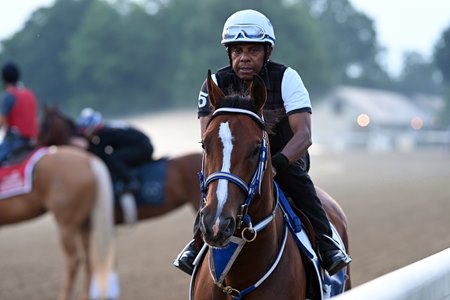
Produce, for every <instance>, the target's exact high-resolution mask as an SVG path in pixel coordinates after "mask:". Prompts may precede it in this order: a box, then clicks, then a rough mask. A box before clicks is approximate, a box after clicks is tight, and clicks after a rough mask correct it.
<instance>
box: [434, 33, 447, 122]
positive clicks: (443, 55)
mask: <svg viewBox="0 0 450 300" xmlns="http://www.w3.org/2000/svg"><path fill="white" fill-rule="evenodd" d="M433 59H434V63H435V65H436V67H437V68H438V69H439V71H440V72H441V74H442V78H443V81H444V88H445V92H444V97H445V100H446V106H445V109H444V111H443V112H442V114H441V116H440V120H441V125H442V126H450V118H449V116H450V26H449V27H448V28H447V29H446V30H445V31H444V32H443V33H442V36H441V38H440V40H439V41H438V43H437V44H436V46H435V49H434V53H433Z"/></svg>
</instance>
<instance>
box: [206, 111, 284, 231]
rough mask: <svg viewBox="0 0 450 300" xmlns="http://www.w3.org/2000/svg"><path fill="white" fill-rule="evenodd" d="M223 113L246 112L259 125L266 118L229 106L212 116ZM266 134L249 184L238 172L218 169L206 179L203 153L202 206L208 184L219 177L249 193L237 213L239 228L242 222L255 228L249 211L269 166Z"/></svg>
mask: <svg viewBox="0 0 450 300" xmlns="http://www.w3.org/2000/svg"><path fill="white" fill-rule="evenodd" d="M223 113H239V114H245V115H248V116H250V117H251V118H252V119H254V120H255V121H257V122H258V124H259V125H263V124H264V119H263V118H262V117H260V116H258V115H257V114H255V113H254V112H251V111H249V110H246V109H240V108H229V107H227V108H219V109H217V110H215V111H214V113H213V115H212V118H214V116H217V115H218V114H223ZM266 136H267V133H266V131H265V130H263V131H262V141H261V149H260V152H259V162H258V166H257V167H256V170H255V173H254V174H253V177H252V179H251V181H250V183H249V184H247V183H246V182H245V181H244V180H243V179H242V178H240V177H239V176H237V175H236V174H233V173H230V172H222V171H218V172H214V173H212V174H210V175H209V176H208V177H207V178H206V180H205V175H204V160H205V155H203V161H202V171H201V172H200V173H199V177H200V191H201V193H202V199H203V203H202V206H203V205H205V203H206V192H207V190H208V185H209V184H210V183H211V182H213V181H216V180H219V179H225V180H228V181H230V182H232V183H234V184H236V185H237V186H238V187H240V188H241V189H242V190H243V191H244V192H245V194H246V195H247V197H246V199H245V201H244V202H243V203H242V204H241V208H240V211H239V213H238V215H237V218H238V220H237V228H238V229H239V228H240V227H241V225H242V222H244V223H245V224H247V226H249V229H252V228H253V225H252V222H251V218H250V216H249V215H248V214H247V211H248V207H249V206H250V203H251V201H252V200H253V197H254V196H255V193H256V191H258V193H261V182H262V177H263V174H264V171H265V169H266V166H267V155H268V148H267V137H266ZM275 207H276V206H275ZM274 209H275V208H274Z"/></svg>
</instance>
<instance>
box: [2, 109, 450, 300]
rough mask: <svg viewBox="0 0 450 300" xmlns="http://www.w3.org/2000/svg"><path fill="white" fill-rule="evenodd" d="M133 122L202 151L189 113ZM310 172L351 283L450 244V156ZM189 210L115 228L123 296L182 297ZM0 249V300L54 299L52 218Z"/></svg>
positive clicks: (59, 268) (56, 267) (354, 157)
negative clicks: (340, 212) (336, 216)
mask: <svg viewBox="0 0 450 300" xmlns="http://www.w3.org/2000/svg"><path fill="white" fill-rule="evenodd" d="M132 122H133V123H134V124H135V125H136V126H139V127H141V128H143V129H144V130H146V131H147V132H148V133H149V134H150V136H151V137H152V140H153V142H154V144H155V147H156V155H157V156H166V155H168V156H172V155H178V154H182V153H185V152H190V151H192V150H197V151H199V150H200V146H199V145H198V141H199V138H198V136H199V134H198V132H199V129H198V124H197V122H196V118H195V113H194V112H192V113H189V114H186V113H183V112H179V113H171V114H160V115H154V116H151V117H147V118H144V117H142V118H137V119H133V120H132ZM180 122H181V124H182V125H180ZM168 124H178V126H182V128H183V131H182V133H180V132H179V128H180V127H177V126H169V125H168ZM311 176H312V178H313V180H314V182H315V183H316V184H317V185H319V186H321V187H322V188H324V189H325V190H326V191H327V192H328V193H330V194H331V195H332V196H333V197H334V198H336V199H337V200H338V201H339V202H340V203H341V205H342V207H343V208H344V210H345V211H346V213H347V216H348V219H349V225H350V243H351V255H352V257H353V263H352V279H353V283H354V286H356V285H359V284H361V283H364V282H367V281H369V280H371V279H373V278H376V277H378V276H380V275H382V274H385V273H387V272H390V271H393V270H395V269H398V268H400V267H403V266H405V265H408V264H410V263H412V262H414V261H417V260H419V259H422V258H424V257H426V256H429V255H432V254H434V253H436V252H439V251H440V250H443V249H446V248H447V247H450V231H449V228H450V218H449V211H450V152H446V151H443V150H432V151H431V150H428V151H420V152H413V153H411V152H409V153H371V154H368V153H362V152H352V153H328V152H322V153H316V154H313V156H312V171H311ZM193 216H194V213H193V211H192V210H191V209H190V207H183V208H181V209H179V210H177V211H174V212H172V213H170V214H167V215H165V216H163V217H160V218H156V219H152V220H148V221H145V222H141V223H139V224H137V225H134V226H120V227H117V248H118V271H119V276H120V280H121V288H122V298H121V299H125V300H148V299H163V300H165V299H167V300H171V299H187V298H188V297H187V295H188V285H189V277H188V276H187V275H185V274H184V273H182V272H180V271H178V270H177V269H175V268H174V267H173V266H172V261H173V259H174V258H175V256H176V255H177V253H178V252H179V250H180V249H181V248H182V247H183V246H184V245H185V244H186V242H187V241H189V240H190V238H191V226H192V222H193ZM0 253H1V257H0V299H1V300H18V299H28V300H47V299H56V294H57V291H58V289H59V287H60V285H61V283H62V274H63V269H64V264H63V258H62V254H61V250H60V248H59V241H58V239H57V230H56V228H55V226H54V224H53V221H52V218H51V216H50V215H46V216H44V217H41V218H38V219H34V220H30V221H28V222H24V223H21V224H17V225H11V226H6V227H3V228H1V230H0Z"/></svg>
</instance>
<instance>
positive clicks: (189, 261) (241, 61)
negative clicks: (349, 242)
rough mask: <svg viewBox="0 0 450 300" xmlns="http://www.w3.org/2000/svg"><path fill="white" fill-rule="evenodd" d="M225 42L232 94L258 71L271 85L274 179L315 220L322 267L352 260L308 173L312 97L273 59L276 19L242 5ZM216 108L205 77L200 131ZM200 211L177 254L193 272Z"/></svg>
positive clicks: (223, 81) (225, 74)
mask: <svg viewBox="0 0 450 300" xmlns="http://www.w3.org/2000/svg"><path fill="white" fill-rule="evenodd" d="M221 43H222V45H224V46H225V47H226V49H227V53H228V58H229V60H230V66H227V67H224V68H222V69H220V70H218V71H217V72H216V74H214V76H213V79H214V81H215V82H216V83H217V84H218V86H219V87H220V88H221V90H222V91H223V92H224V93H225V94H228V93H230V91H234V92H236V91H238V92H239V91H240V92H245V91H246V90H247V89H248V87H249V84H250V83H251V81H252V79H253V75H255V74H258V75H259V76H260V77H261V78H263V80H264V82H265V85H266V88H267V101H266V104H265V107H264V115H265V116H266V117H267V119H268V118H269V117H270V118H271V119H276V120H278V121H277V124H276V126H274V132H273V133H271V134H270V135H269V141H270V145H271V153H273V156H272V165H273V169H274V170H273V171H274V172H275V174H276V175H275V178H274V179H275V181H276V182H277V183H278V184H279V185H280V187H281V188H282V190H283V191H284V192H285V193H287V194H288V195H289V196H290V197H291V198H292V199H293V201H294V204H295V206H296V207H297V208H299V209H300V210H302V211H303V212H304V213H305V214H306V215H307V217H308V218H309V220H310V221H311V223H312V225H313V228H314V231H315V237H316V241H317V245H318V251H319V257H320V261H321V264H322V267H323V268H324V269H326V270H327V271H328V273H329V274H330V275H333V274H335V273H336V272H338V271H339V270H340V269H342V268H343V267H345V266H347V265H348V264H349V263H350V262H351V258H350V257H349V256H348V255H347V254H346V253H345V252H343V250H342V249H341V248H340V247H339V246H338V245H337V243H336V241H334V240H333V239H332V238H331V236H332V232H331V227H330V223H329V221H328V219H327V216H326V213H325V211H324V209H323V207H322V204H321V202H320V200H319V198H318V197H317V194H316V190H315V188H314V184H313V182H312V180H311V178H310V176H309V174H308V171H309V166H310V160H309V154H308V148H309V147H310V145H311V143H312V142H311V112H312V110H311V102H310V98H309V94H308V91H307V90H306V88H305V86H304V84H303V82H302V79H301V78H300V76H299V74H298V73H297V72H296V71H295V70H294V69H292V68H290V67H286V66H284V65H282V64H279V63H275V62H273V61H271V60H270V56H271V54H272V51H273V47H274V46H275V34H274V30H273V27H272V24H271V22H270V21H269V19H268V18H266V17H265V16H264V15H263V14H261V13H259V12H257V11H254V10H242V11H238V12H236V13H234V14H233V15H231V16H230V17H229V18H228V19H227V21H226V22H225V25H224V27H223V33H222V41H221ZM210 112H211V108H210V105H209V101H208V91H207V87H206V81H205V83H203V86H202V88H201V91H200V95H199V102H198V117H199V119H200V124H201V133H202V136H203V133H204V132H205V129H206V126H207V124H208V120H209V118H210V117H209V114H210ZM198 220H199V218H198V216H197V218H196V222H195V225H194V240H193V241H191V242H190V243H189V244H188V245H187V246H186V247H185V249H183V251H182V252H181V253H180V254H179V255H178V257H177V259H176V260H175V262H174V265H175V266H176V267H178V268H180V269H181V270H183V271H184V272H186V273H188V274H192V271H193V261H194V259H195V258H196V256H197V254H198V252H199V249H200V247H201V244H202V241H201V236H200V235H201V234H200V230H199V228H198Z"/></svg>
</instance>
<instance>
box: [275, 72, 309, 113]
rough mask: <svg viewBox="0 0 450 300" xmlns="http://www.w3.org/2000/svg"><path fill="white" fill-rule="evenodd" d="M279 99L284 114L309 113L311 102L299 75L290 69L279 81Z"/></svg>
mask: <svg viewBox="0 0 450 300" xmlns="http://www.w3.org/2000/svg"><path fill="white" fill-rule="evenodd" d="M281 97H282V98H283V102H284V108H285V110H286V113H287V114H288V115H289V114H293V113H295V112H300V111H307V112H311V100H310V99H309V93H308V90H307V89H306V87H305V85H304V84H303V81H302V79H301V77H300V75H299V74H298V73H297V71H295V70H294V69H292V68H289V67H288V68H287V69H286V71H285V72H284V75H283V79H282V81H281Z"/></svg>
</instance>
